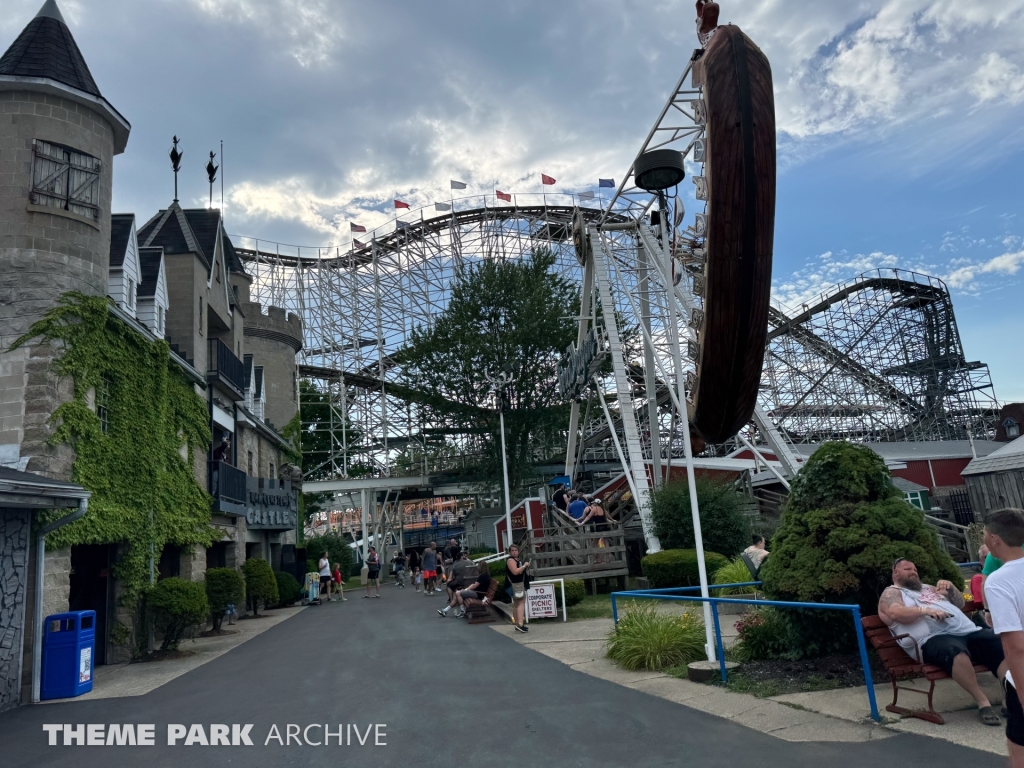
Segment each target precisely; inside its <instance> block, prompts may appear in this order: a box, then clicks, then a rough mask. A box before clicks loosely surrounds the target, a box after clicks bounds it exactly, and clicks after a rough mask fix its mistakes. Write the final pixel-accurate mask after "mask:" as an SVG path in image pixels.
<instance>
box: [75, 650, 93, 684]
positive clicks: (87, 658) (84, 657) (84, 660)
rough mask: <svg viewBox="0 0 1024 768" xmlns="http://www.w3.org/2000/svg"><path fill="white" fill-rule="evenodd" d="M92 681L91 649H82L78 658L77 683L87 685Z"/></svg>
mask: <svg viewBox="0 0 1024 768" xmlns="http://www.w3.org/2000/svg"><path fill="white" fill-rule="evenodd" d="M91 679H92V648H83V649H82V652H81V654H80V655H79V657H78V682H79V684H81V683H88V682H89V681H90V680H91Z"/></svg>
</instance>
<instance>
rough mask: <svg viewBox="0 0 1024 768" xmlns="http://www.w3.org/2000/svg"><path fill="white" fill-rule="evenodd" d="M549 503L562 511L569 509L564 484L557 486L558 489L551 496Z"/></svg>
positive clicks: (567, 495)
mask: <svg viewBox="0 0 1024 768" xmlns="http://www.w3.org/2000/svg"><path fill="white" fill-rule="evenodd" d="M551 503H552V504H554V505H555V506H556V507H558V508H559V509H560V510H562V511H563V512H565V511H567V510H568V509H569V494H568V493H567V492H566V490H565V486H564V485H560V486H558V490H557V491H555V493H554V495H553V496H552V497H551Z"/></svg>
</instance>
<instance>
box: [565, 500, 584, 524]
mask: <svg viewBox="0 0 1024 768" xmlns="http://www.w3.org/2000/svg"><path fill="white" fill-rule="evenodd" d="M567 511H568V512H569V515H570V516H571V517H572V518H573V519H574V520H576V521H577V522H578V521H580V520H582V519H583V515H584V513H585V512H586V511H587V502H586V501H585V500H584V498H583V496H581V495H580V494H578V493H574V494H573V495H572V501H570V502H569V506H568V509H567Z"/></svg>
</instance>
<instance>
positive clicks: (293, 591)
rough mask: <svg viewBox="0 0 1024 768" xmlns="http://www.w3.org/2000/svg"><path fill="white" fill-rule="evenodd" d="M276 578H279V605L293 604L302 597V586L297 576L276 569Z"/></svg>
mask: <svg viewBox="0 0 1024 768" xmlns="http://www.w3.org/2000/svg"><path fill="white" fill-rule="evenodd" d="M274 579H276V580H277V594H278V599H279V602H278V606H279V607H284V606H286V605H291V604H292V603H294V602H295V601H296V600H298V599H299V598H300V597H302V587H301V586H300V585H299V582H298V581H296V580H295V577H294V576H292V575H291V574H290V573H285V572H284V571H274Z"/></svg>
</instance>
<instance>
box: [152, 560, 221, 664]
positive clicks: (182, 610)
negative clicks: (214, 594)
mask: <svg viewBox="0 0 1024 768" xmlns="http://www.w3.org/2000/svg"><path fill="white" fill-rule="evenodd" d="M146 606H147V609H148V611H149V614H150V616H151V617H152V619H153V626H154V628H155V629H156V631H157V632H161V633H163V636H164V639H163V643H162V645H161V646H160V650H161V651H173V650H175V649H176V648H177V647H178V644H179V643H180V642H181V640H182V638H183V637H184V636H185V634H186V632H188V630H189V629H191V628H193V627H196V626H197V625H199V624H205V623H206V617H207V616H209V614H210V604H209V603H208V602H207V601H206V590H205V589H204V588H203V585H202V584H199V583H198V582H194V581H185V580H184V579H179V578H178V577H176V576H172V577H171V578H168V579H163V580H162V581H159V582H158V583H157V584H156V586H155V587H153V589H151V590H149V591H148V593H147V595H146Z"/></svg>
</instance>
